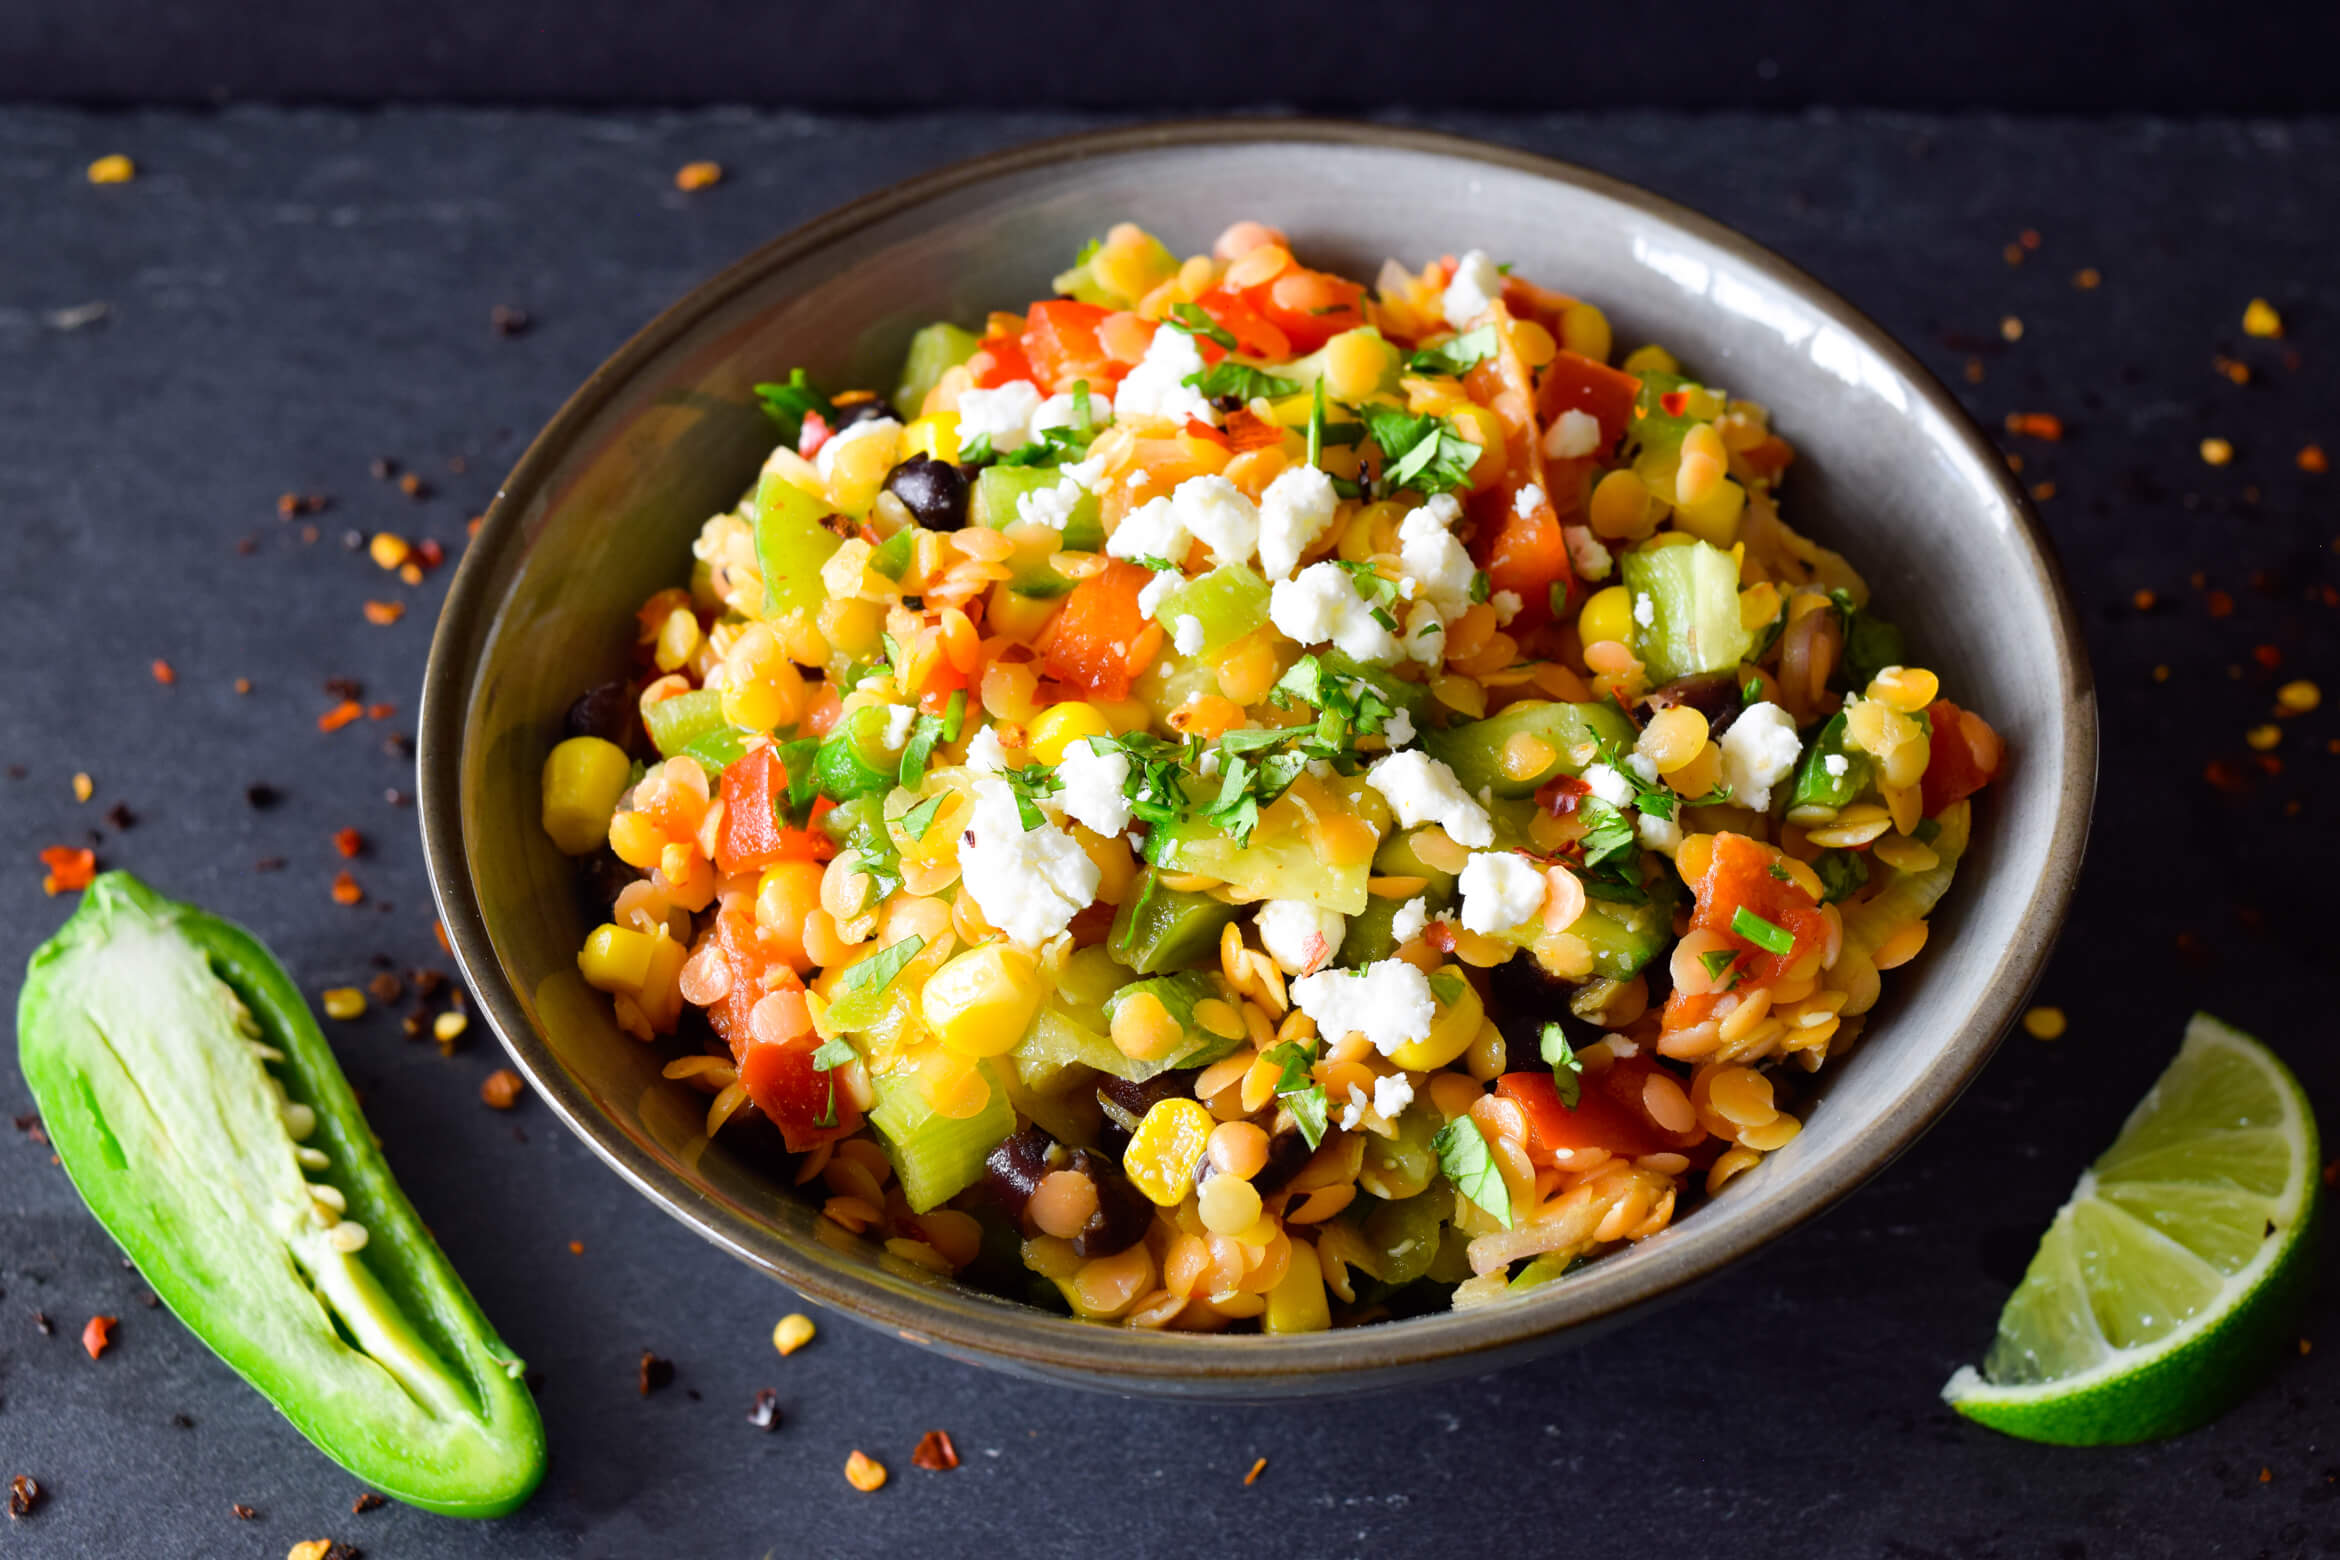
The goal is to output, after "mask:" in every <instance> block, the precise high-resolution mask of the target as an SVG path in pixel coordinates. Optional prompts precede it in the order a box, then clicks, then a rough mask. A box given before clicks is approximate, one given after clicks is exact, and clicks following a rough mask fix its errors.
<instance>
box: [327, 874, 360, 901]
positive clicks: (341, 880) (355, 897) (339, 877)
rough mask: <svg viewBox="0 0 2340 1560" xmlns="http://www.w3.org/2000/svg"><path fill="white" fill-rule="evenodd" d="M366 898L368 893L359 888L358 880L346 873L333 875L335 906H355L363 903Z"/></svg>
mask: <svg viewBox="0 0 2340 1560" xmlns="http://www.w3.org/2000/svg"><path fill="white" fill-rule="evenodd" d="M365 897H366V891H365V890H364V889H362V888H360V887H358V880H357V879H356V878H353V877H351V876H350V875H349V874H348V873H346V872H336V873H334V874H333V902H334V903H335V904H337V905H354V904H358V903H360V902H361V901H363V900H364V899H365Z"/></svg>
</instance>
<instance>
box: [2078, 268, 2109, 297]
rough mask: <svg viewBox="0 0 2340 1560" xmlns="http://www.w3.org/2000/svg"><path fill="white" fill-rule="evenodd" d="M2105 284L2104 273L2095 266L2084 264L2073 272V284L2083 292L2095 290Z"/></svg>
mask: <svg viewBox="0 0 2340 1560" xmlns="http://www.w3.org/2000/svg"><path fill="white" fill-rule="evenodd" d="M2103 284H2104V273H2103V272H2102V271H2099V270H2098V269H2097V268H2096V267H2095V266H2092V265H2084V266H2082V267H2081V268H2080V269H2079V270H2077V271H2074V272H2073V273H2072V285H2073V286H2074V287H2077V288H2079V289H2080V290H2081V291H2082V292H2094V291H2095V290H2096V289H2097V288H2098V287H2100V286H2102V285H2103Z"/></svg>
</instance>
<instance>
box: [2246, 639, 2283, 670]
mask: <svg viewBox="0 0 2340 1560" xmlns="http://www.w3.org/2000/svg"><path fill="white" fill-rule="evenodd" d="M2251 659H2252V660H2254V661H2256V662H2258V663H2259V664H2260V665H2261V666H2263V667H2265V668H2266V669H2267V670H2268V671H2270V672H2271V671H2273V670H2275V668H2277V667H2278V666H2281V665H2282V664H2283V651H2282V649H2281V648H2280V647H2279V646H2276V645H2253V646H2252V647H2251Z"/></svg>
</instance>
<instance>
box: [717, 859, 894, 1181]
mask: <svg viewBox="0 0 2340 1560" xmlns="http://www.w3.org/2000/svg"><path fill="white" fill-rule="evenodd" d="M715 937H716V941H717V943H718V944H719V945H720V946H721V947H722V949H723V962H724V963H725V965H726V966H728V967H729V969H730V972H731V984H730V987H729V989H728V990H726V991H725V992H724V995H723V999H722V1000H721V1001H720V1002H717V1003H716V1004H715V1005H714V1006H713V1007H710V1008H709V1009H707V1021H708V1022H709V1023H710V1024H711V1025H712V1026H713V1027H714V1030H715V1033H716V1034H718V1035H719V1036H721V1037H722V1039H723V1041H724V1043H725V1044H727V1045H729V1046H730V1047H731V1055H732V1060H733V1061H734V1062H735V1063H736V1064H737V1065H738V1067H739V1081H740V1083H741V1085H742V1086H743V1087H744V1088H745V1089H746V1090H747V1096H748V1099H749V1100H750V1101H751V1102H753V1103H754V1105H755V1107H756V1109H758V1110H760V1111H762V1112H763V1113H764V1114H765V1115H766V1116H767V1117H769V1118H771V1121H772V1124H773V1125H774V1126H776V1127H778V1128H779V1129H780V1135H781V1137H782V1138H783V1139H785V1140H786V1142H787V1144H788V1149H789V1152H791V1153H802V1152H804V1151H805V1150H806V1149H808V1148H811V1147H813V1146H815V1145H816V1144H819V1143H823V1142H826V1141H828V1140H829V1139H831V1138H837V1137H843V1136H845V1135H846V1134H847V1133H849V1132H852V1131H854V1130H855V1129H857V1128H858V1127H859V1126H860V1125H861V1112H860V1111H859V1110H858V1109H856V1108H855V1106H854V1104H853V1101H852V1100H851V1099H850V1098H849V1097H847V1096H846V1094H845V1093H844V1092H843V1091H842V1090H839V1091H837V1092H836V1093H835V1095H834V1099H835V1111H834V1115H833V1116H831V1106H830V1101H831V1098H832V1095H831V1091H830V1079H829V1075H828V1074H827V1073H826V1072H823V1071H820V1070H819V1069H817V1068H815V1067H814V1066H813V1064H812V1058H813V1053H814V1052H815V1051H817V1050H819V1049H820V1043H821V1042H820V1037H819V1036H817V1035H815V1034H814V1033H813V1032H812V1029H811V1027H810V1025H809V1024H808V1025H807V1026H806V1027H805V1029H804V1031H803V1032H802V1033H801V1034H794V1035H788V1036H785V1037H782V1038H779V1039H773V1038H769V1037H759V1036H758V1035H757V1034H756V1033H755V1028H754V1020H753V1017H752V1015H753V1014H754V1012H755V1009H756V1004H757V1003H759V1002H761V1001H763V1000H764V999H765V998H766V997H768V996H770V995H772V994H773V993H774V992H793V993H802V992H803V990H804V982H803V981H802V980H801V979H799V978H798V976H797V974H796V972H795V971H794V970H793V969H790V968H789V967H788V965H787V963H786V961H785V960H783V959H782V958H781V957H780V956H779V955H778V954H777V953H776V952H775V951H774V950H772V949H770V948H768V947H767V946H765V939H764V936H763V933H762V932H761V931H759V930H758V928H757V925H756V917H755V911H754V909H753V908H752V907H751V903H750V902H749V901H748V900H747V897H746V896H745V895H738V896H734V897H733V898H730V899H727V900H726V901H725V903H724V907H723V909H722V910H721V911H720V912H719V913H718V914H717V915H716V917H715ZM824 1116H831V1120H830V1123H829V1125H827V1126H825V1127H824V1126H822V1125H820V1121H821V1118H822V1117H824Z"/></svg>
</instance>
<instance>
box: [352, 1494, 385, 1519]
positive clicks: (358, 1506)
mask: <svg viewBox="0 0 2340 1560" xmlns="http://www.w3.org/2000/svg"><path fill="white" fill-rule="evenodd" d="M389 1504H390V1503H389V1502H388V1501H386V1500H384V1499H383V1498H382V1497H381V1496H379V1495H377V1494H375V1493H374V1492H373V1491H372V1490H360V1491H358V1498H357V1499H355V1500H353V1501H351V1502H350V1503H349V1514H350V1515H351V1516H353V1517H362V1516H364V1515H365V1514H366V1513H367V1512H369V1511H378V1510H380V1509H381V1508H382V1507H384V1506H387V1505H389Z"/></svg>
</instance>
